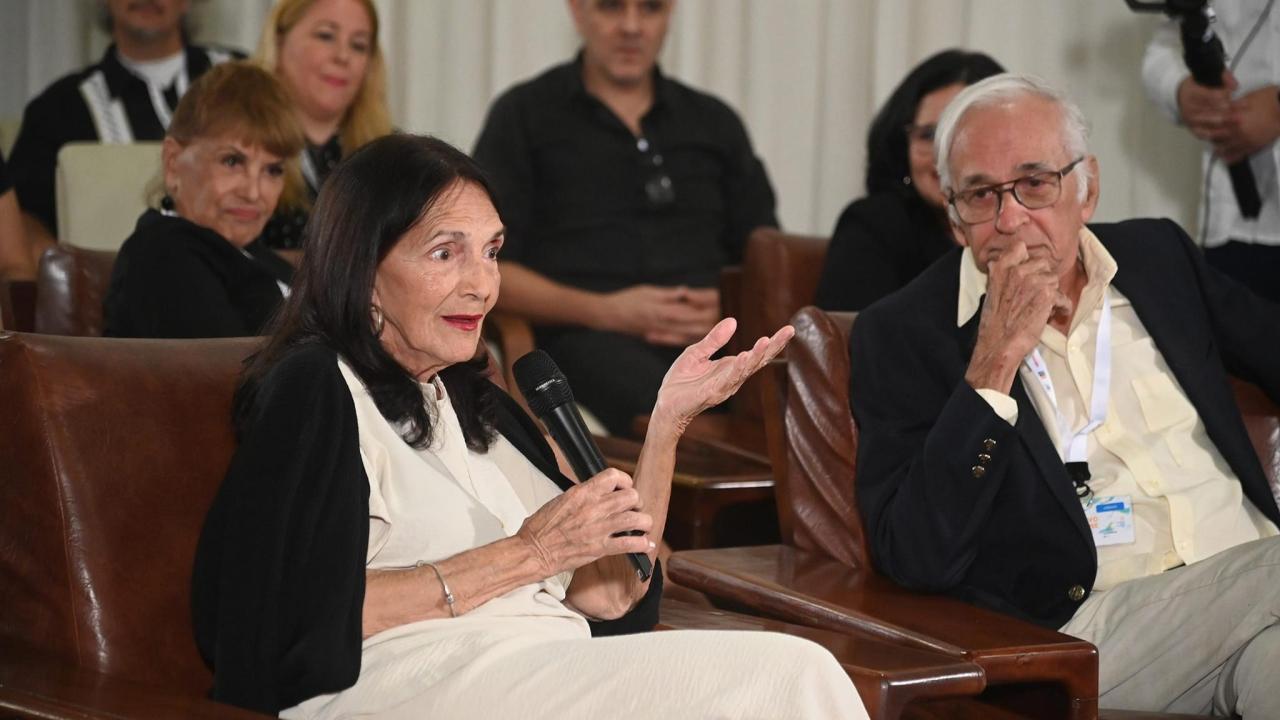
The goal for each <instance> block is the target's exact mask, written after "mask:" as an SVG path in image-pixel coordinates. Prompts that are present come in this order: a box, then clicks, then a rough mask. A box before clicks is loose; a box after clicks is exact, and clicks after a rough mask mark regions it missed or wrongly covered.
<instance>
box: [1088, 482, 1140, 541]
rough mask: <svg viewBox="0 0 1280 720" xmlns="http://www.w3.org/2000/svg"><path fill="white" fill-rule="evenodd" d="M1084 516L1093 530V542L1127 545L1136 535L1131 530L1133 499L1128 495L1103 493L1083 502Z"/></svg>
mask: <svg viewBox="0 0 1280 720" xmlns="http://www.w3.org/2000/svg"><path fill="white" fill-rule="evenodd" d="M1084 516H1085V519H1086V520H1088V521H1089V529H1090V530H1091V531H1093V544H1094V545H1096V546H1098V547H1105V546H1107V545H1127V544H1129V543H1131V542H1133V541H1134V540H1135V539H1136V537H1135V536H1134V530H1133V499H1132V498H1130V497H1129V496H1128V495H1104V496H1102V497H1093V498H1090V499H1089V501H1088V502H1086V503H1084Z"/></svg>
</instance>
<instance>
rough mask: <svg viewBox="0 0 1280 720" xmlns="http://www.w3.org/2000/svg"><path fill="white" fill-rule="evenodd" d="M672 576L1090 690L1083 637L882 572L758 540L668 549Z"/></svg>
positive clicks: (754, 603)
mask: <svg viewBox="0 0 1280 720" xmlns="http://www.w3.org/2000/svg"><path fill="white" fill-rule="evenodd" d="M667 572H668V575H669V576H670V577H671V579H672V580H674V581H676V582H678V583H680V584H682V585H685V586H686V587H690V588H693V589H695V590H698V591H700V592H704V593H706V594H708V595H711V596H713V597H718V598H723V599H725V600H730V601H732V602H735V603H739V604H740V605H742V606H745V607H747V608H750V609H751V610H752V611H753V612H760V613H762V614H765V615H768V616H770V617H776V618H779V619H781V620H784V621H787V622H793V623H799V624H803V625H809V626H811V627H818V628H823V629H827V630H836V631H843V632H850V631H858V632H863V633H867V634H870V635H872V636H876V637H879V638H882V639H885V640H888V641H890V642H895V643H899V644H906V645H911V646H915V647H920V648H924V649H928V650H932V651H935V652H941V653H944V654H948V655H952V656H955V657H961V658H965V659H967V660H971V661H973V662H976V663H978V664H979V665H981V666H982V667H983V669H984V670H985V671H986V675H987V682H988V683H992V684H996V683H1003V682H1029V681H1037V680H1041V681H1048V682H1055V681H1056V682H1062V683H1063V684H1065V685H1067V686H1068V687H1069V688H1071V691H1072V692H1073V693H1077V694H1075V695H1074V697H1077V698H1088V697H1095V698H1096V697H1097V649H1096V648H1095V647H1094V646H1093V645H1091V644H1090V643H1088V642H1085V641H1083V640H1080V639H1078V638H1073V637H1071V636H1069V635H1064V634H1062V633H1059V632H1056V631H1053V630H1049V629H1046V628H1042V627H1039V626H1037V625H1032V624H1030V623H1027V622H1024V621H1022V620H1018V619H1016V618H1013V617H1008V616H1005V615H1001V614H999V613H995V612H992V611H989V610H984V609H982V608H979V607H975V606H973V605H969V604H967V603H963V602H960V601H958V600H955V599H952V598H948V597H945V596H941V595H927V594H923V593H917V592H912V591H910V590H906V589H903V588H901V587H899V586H897V585H894V584H893V583H892V582H890V581H889V580H887V579H886V578H884V577H881V576H879V575H877V574H875V573H874V572H871V571H869V570H865V569H856V568H852V567H849V566H847V565H844V564H842V563H840V562H837V561H835V560H832V559H830V558H827V557H825V556H821V555H817V554H814V553H807V552H804V551H801V550H796V549H794V548H791V547H787V546H780V545H768V546H758V547H746V548H726V549H717V550H686V551H682V552H677V553H674V554H673V555H672V556H671V561H670V565H669V567H668V569H667Z"/></svg>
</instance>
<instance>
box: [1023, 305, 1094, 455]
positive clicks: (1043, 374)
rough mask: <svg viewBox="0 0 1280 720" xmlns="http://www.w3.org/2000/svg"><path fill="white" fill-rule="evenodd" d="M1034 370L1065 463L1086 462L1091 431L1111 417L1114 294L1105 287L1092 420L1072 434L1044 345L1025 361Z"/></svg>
mask: <svg viewBox="0 0 1280 720" xmlns="http://www.w3.org/2000/svg"><path fill="white" fill-rule="evenodd" d="M1023 362H1025V363H1026V365H1027V368H1028V369H1029V370H1031V372H1032V374H1034V375H1035V376H1036V379H1037V380H1039V381H1040V387H1042V388H1044V394H1045V395H1046V396H1048V398H1049V404H1050V405H1052V406H1053V412H1054V415H1055V416H1056V417H1055V420H1056V422H1057V426H1058V432H1059V433H1060V434H1061V435H1062V444H1063V453H1064V456H1065V457H1064V458H1063V461H1064V462H1069V463H1072V462H1085V451H1086V448H1087V446H1088V442H1089V433H1091V432H1093V431H1094V430H1095V429H1096V428H1097V427H1098V426H1099V425H1101V424H1102V423H1104V422H1106V419H1107V399H1108V396H1109V395H1110V393H1111V296H1110V295H1109V294H1108V293H1107V290H1106V289H1105V288H1104V289H1103V291H1102V312H1101V313H1100V314H1099V316H1098V338H1097V342H1096V347H1095V348H1094V353H1093V393H1092V395H1091V396H1090V398H1089V422H1088V423H1086V424H1085V426H1084V427H1082V428H1080V430H1079V431H1077V432H1075V433H1072V432H1071V429H1070V428H1069V427H1067V421H1066V419H1065V418H1064V417H1063V416H1062V409H1061V408H1059V407H1058V396H1057V394H1056V393H1054V391H1053V379H1052V378H1050V377H1049V367H1048V366H1047V365H1045V362H1044V356H1042V355H1041V354H1040V348H1036V349H1034V350H1032V351H1031V354H1030V355H1027V357H1026V359H1025V360H1024V361H1023Z"/></svg>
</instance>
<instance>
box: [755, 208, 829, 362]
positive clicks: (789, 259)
mask: <svg viewBox="0 0 1280 720" xmlns="http://www.w3.org/2000/svg"><path fill="white" fill-rule="evenodd" d="M830 240H831V239H830V238H825V237H814V236H810V235H791V234H788V233H784V232H782V231H781V230H777V229H775V228H768V227H762V228H757V229H756V230H755V232H753V233H751V237H750V238H749V239H748V240H747V249H746V254H745V255H744V257H743V262H742V277H741V279H740V280H739V283H740V287H741V290H740V292H741V297H740V299H739V302H738V307H739V308H740V310H739V312H740V313H741V317H740V318H739V321H740V325H739V328H740V329H739V331H738V332H739V333H740V334H742V336H743V339H744V340H747V342H748V343H749V342H751V341H754V340H755V339H756V338H758V337H760V336H761V335H768V334H770V333H772V332H773V331H774V330H777V329H778V328H779V327H782V326H783V325H784V324H786V323H787V322H788V321H789V320H790V319H791V316H792V315H794V314H795V312H796V311H797V310H799V309H800V308H802V307H804V306H806V305H811V304H813V297H814V294H816V293H817V292H818V281H819V280H820V279H821V277H822V264H823V262H825V261H826V257H827V244H828V243H829V242H830Z"/></svg>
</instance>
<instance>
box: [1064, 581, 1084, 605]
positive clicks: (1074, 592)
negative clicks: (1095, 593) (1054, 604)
mask: <svg viewBox="0 0 1280 720" xmlns="http://www.w3.org/2000/svg"><path fill="white" fill-rule="evenodd" d="M1067 597H1069V598H1071V602H1080V601H1081V600H1083V599H1084V588H1083V587H1081V586H1079V585H1072V586H1071V589H1070V590H1068V591H1067Z"/></svg>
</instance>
